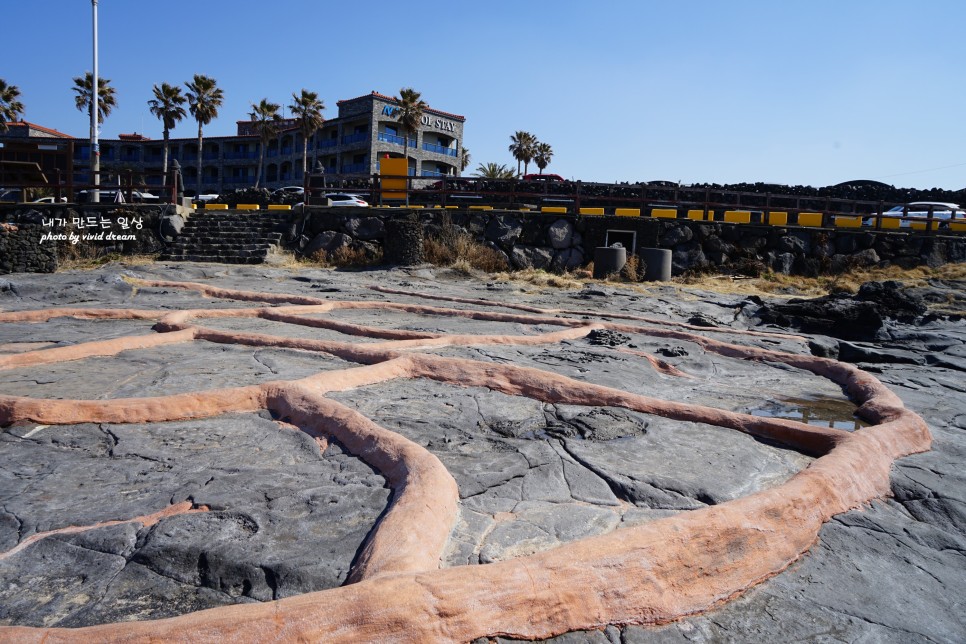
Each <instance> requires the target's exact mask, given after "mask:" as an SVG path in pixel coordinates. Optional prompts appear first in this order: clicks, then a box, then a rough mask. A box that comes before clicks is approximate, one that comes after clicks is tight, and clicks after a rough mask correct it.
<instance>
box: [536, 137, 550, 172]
mask: <svg viewBox="0 0 966 644" xmlns="http://www.w3.org/2000/svg"><path fill="white" fill-rule="evenodd" d="M552 158H553V148H552V147H550V144H549V143H537V145H536V147H535V148H534V157H533V160H534V162H535V163H536V164H537V167H538V168H540V174H543V169H544V168H546V167H547V166H548V165H550V159H552Z"/></svg>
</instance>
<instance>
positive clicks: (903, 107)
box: [0, 0, 966, 189]
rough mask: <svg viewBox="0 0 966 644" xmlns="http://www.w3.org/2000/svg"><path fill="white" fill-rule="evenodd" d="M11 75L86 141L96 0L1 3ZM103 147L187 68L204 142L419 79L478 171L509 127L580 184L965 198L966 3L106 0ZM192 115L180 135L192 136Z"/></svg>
mask: <svg viewBox="0 0 966 644" xmlns="http://www.w3.org/2000/svg"><path fill="white" fill-rule="evenodd" d="M5 5H6V6H4V9H3V31H4V37H3V46H4V51H5V52H6V53H5V55H4V64H3V68H2V71H0V78H3V79H5V80H6V81H7V82H8V83H11V84H14V85H17V86H18V87H19V88H20V90H21V92H22V96H21V99H22V102H23V103H24V104H25V107H26V119H27V120H28V121H31V122H34V123H37V124H40V125H44V126H47V127H52V128H55V129H58V130H61V131H63V132H66V133H68V134H71V135H74V136H81V137H83V136H86V135H87V132H88V121H87V117H86V115H84V114H82V113H81V112H78V111H77V110H76V109H75V107H74V98H73V96H74V95H73V93H72V92H71V89H70V88H71V86H72V80H71V79H72V78H73V77H75V76H81V75H83V74H84V72H85V71H89V70H91V69H92V67H93V65H92V53H91V39H92V37H91V3H90V1H89V0H32V1H31V2H16V3H15V2H7V3H5ZM98 12H99V29H100V72H101V76H102V77H104V78H109V79H110V80H111V82H112V84H113V85H114V87H115V88H116V89H117V98H118V107H117V109H116V110H115V111H114V113H113V114H111V116H110V117H109V118H108V119H107V120H106V122H105V123H104V126H103V130H102V137H104V138H116V137H117V135H118V134H119V133H130V132H135V131H136V132H140V133H144V134H146V135H147V136H150V137H152V138H161V125H160V123H159V122H158V120H157V119H155V118H154V117H152V116H151V114H150V112H149V111H148V108H147V101H148V99H149V98H150V97H151V87H152V85H153V84H155V83H158V84H159V83H161V82H163V81H165V82H169V83H172V84H183V83H184V82H185V81H187V80H189V79H190V78H191V77H192V75H193V74H195V73H202V74H207V75H209V76H213V77H214V78H216V79H217V81H218V83H219V86H220V87H222V88H223V90H224V92H225V99H226V100H225V104H224V106H223V107H222V109H221V111H220V116H219V117H218V119H216V120H215V121H214V122H213V123H212V124H211V125H210V126H208V127H207V128H206V129H205V132H206V133H207V134H211V135H226V134H233V133H234V131H235V121H236V120H239V119H244V118H246V116H247V114H248V112H249V111H250V105H251V103H252V102H257V101H258V100H259V99H261V98H263V97H267V98H269V99H270V100H272V101H274V102H278V103H282V104H283V105H287V104H288V103H290V102H291V94H292V92H295V91H298V90H300V89H301V88H303V87H305V88H307V89H310V90H313V91H317V92H318V93H319V95H320V97H321V98H322V99H323V100H324V101H325V104H326V106H327V110H326V114H327V115H328V116H330V117H334V116H336V114H337V110H336V101H338V100H339V99H344V98H352V97H355V96H359V95H362V94H367V93H369V92H370V91H372V90H377V91H379V92H381V93H384V94H390V95H395V94H397V93H398V91H399V89H400V88H401V87H408V86H411V87H414V88H415V89H417V90H418V91H420V92H422V95H423V98H424V99H425V100H426V101H427V102H428V103H429V104H430V105H431V106H433V107H435V108H438V109H441V110H444V111H448V112H455V113H457V114H462V115H464V116H465V117H466V119H467V121H466V131H465V144H466V147H468V148H469V149H470V152H471V154H472V157H473V164H472V166H471V169H469V170H468V171H467V172H468V173H469V172H471V171H472V168H473V167H476V165H477V164H478V163H479V162H489V161H493V162H498V163H506V164H508V165H515V164H514V163H513V160H512V158H511V156H510V154H509V152H508V151H507V146H508V145H509V143H510V141H509V136H510V134H512V133H513V132H515V131H516V130H527V131H530V132H533V133H534V134H535V135H536V136H537V137H538V138H539V139H540V140H541V141H546V142H548V143H550V144H551V145H552V146H553V149H554V152H555V155H554V158H553V161H552V163H551V165H550V167H549V168H548V170H547V171H548V172H557V173H559V174H561V175H564V176H565V177H568V178H579V179H583V180H585V181H639V180H658V179H666V180H673V181H681V182H684V183H693V182H719V183H725V182H738V181H749V182H750V181H767V182H775V183H785V184H807V185H814V186H823V185H829V184H834V183H838V182H841V181H846V180H850V179H878V180H881V181H885V182H887V183H893V184H895V185H899V186H908V187H919V188H930V187H940V188H946V189H961V188H963V187H966V127H964V115H966V32H964V25H966V2H964V1H963V0H905V1H895V0H807V1H806V0H788V1H785V0H768V1H764V0H762V1H751V0H727V1H726V0H719V1H712V0H691V1H680V0H678V1H671V0H667V1H660V2H658V1H650V2H649V1H644V0H640V1H635V0H625V1H609V0H596V1H584V2H577V1H571V0H555V1H552V2H550V1H548V2H538V1H535V0H515V1H512V2H510V1H505V0H488V1H487V2H472V3H471V2H429V1H427V2H401V1H400V0H394V1H393V2H385V1H383V0H366V1H365V2H358V1H356V2H344V3H340V2H337V1H335V0H329V1H326V2H322V1H317V0H274V1H260V2H256V1H254V0H234V1H231V2H228V1H226V0H191V1H190V2H189V1H188V0H160V1H147V0H100V2H99V5H98ZM196 129H197V126H196V125H195V123H194V122H193V121H191V120H190V116H189V118H188V120H185V121H182V122H181V124H179V125H178V127H177V128H176V129H175V130H174V132H173V136H177V137H190V136H193V135H194V134H195V132H196Z"/></svg>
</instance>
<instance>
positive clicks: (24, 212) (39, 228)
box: [0, 204, 184, 272]
mask: <svg viewBox="0 0 966 644" xmlns="http://www.w3.org/2000/svg"><path fill="white" fill-rule="evenodd" d="M0 222H4V223H5V224H7V226H6V231H5V233H4V235H5V239H6V240H7V241H6V242H5V243H6V245H5V246H0V271H3V272H51V271H53V270H55V269H56V259H57V258H58V257H59V258H64V257H77V256H81V257H98V256H101V255H106V254H109V253H118V254H122V255H131V254H154V253H158V252H160V251H161V250H163V249H164V247H165V240H169V241H170V240H173V239H174V238H175V237H176V236H177V234H178V232H180V230H181V225H182V224H183V223H184V222H183V219H182V218H181V217H180V216H179V215H177V214H174V207H173V206H164V205H162V206H144V205H137V206H135V205H121V206H117V205H114V204H101V205H77V204H63V205H61V204H54V205H46V204H40V205H38V204H14V205H9V206H0ZM14 240H15V241H14ZM15 253H16V254H15ZM25 253H26V254H25ZM17 257H31V258H33V259H32V260H31V261H23V260H21V259H16V258H17ZM50 258H53V264H51V260H50ZM8 266H9V268H8Z"/></svg>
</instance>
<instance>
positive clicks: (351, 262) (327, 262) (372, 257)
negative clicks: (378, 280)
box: [299, 246, 382, 268]
mask: <svg viewBox="0 0 966 644" xmlns="http://www.w3.org/2000/svg"><path fill="white" fill-rule="evenodd" d="M299 263H300V265H302V266H305V265H306V264H310V265H313V266H317V267H320V268H365V267H367V266H378V265H379V264H381V263H382V251H381V250H379V251H378V252H376V253H373V252H372V251H367V250H366V249H365V248H352V247H351V246H340V247H339V248H336V249H335V250H334V251H331V252H330V251H324V250H320V251H318V252H316V253H314V254H313V255H312V256H311V257H309V258H307V259H303V260H301V261H300V262H299Z"/></svg>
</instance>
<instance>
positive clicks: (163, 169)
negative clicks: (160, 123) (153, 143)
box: [161, 128, 170, 181]
mask: <svg viewBox="0 0 966 644" xmlns="http://www.w3.org/2000/svg"><path fill="white" fill-rule="evenodd" d="M169 134H170V133H169V132H168V128H164V161H163V162H162V164H161V168H162V170H161V172H163V173H164V180H165V181H167V180H168V136H169Z"/></svg>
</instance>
